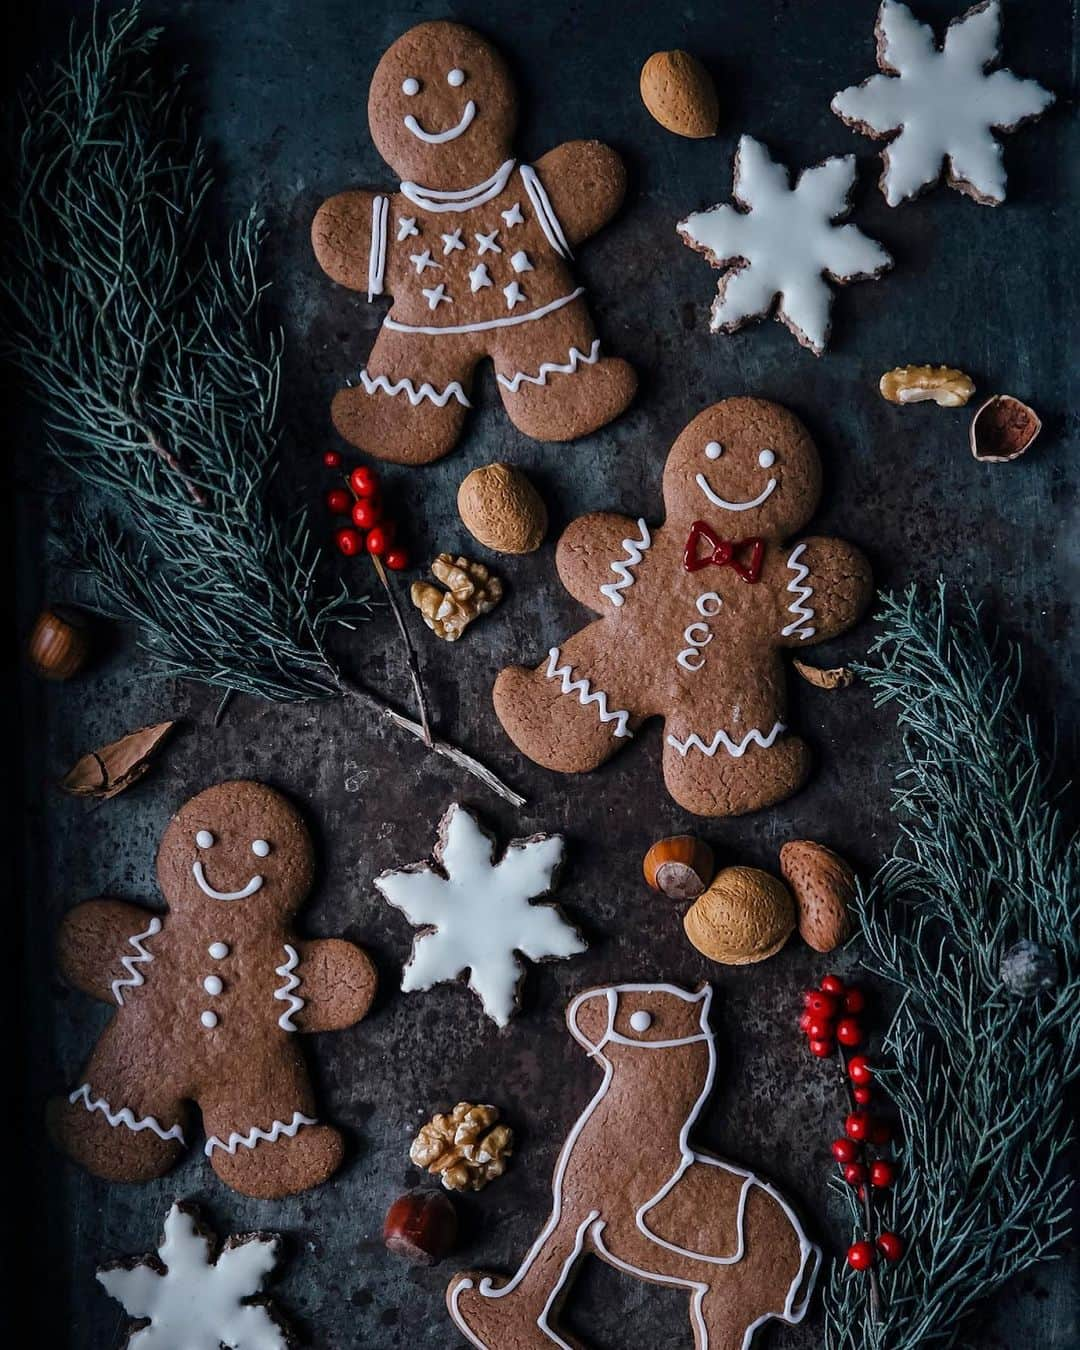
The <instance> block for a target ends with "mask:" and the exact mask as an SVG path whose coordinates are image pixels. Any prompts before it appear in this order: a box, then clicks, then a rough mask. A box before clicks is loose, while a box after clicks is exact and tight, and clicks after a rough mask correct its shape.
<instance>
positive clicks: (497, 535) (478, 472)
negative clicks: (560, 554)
mask: <svg viewBox="0 0 1080 1350" xmlns="http://www.w3.org/2000/svg"><path fill="white" fill-rule="evenodd" d="M457 507H458V514H459V515H460V516H461V519H462V522H463V523H464V525H465V528H466V529H467V530H468V531H469V533H470V534H471V535H472V536H473V538H474V539H476V540H477V541H478V542H479V543H481V544H483V545H484V547H485V548H490V549H493V550H494V551H495V552H496V553H533V552H534V551H535V550H536V549H538V548H539V547H540V545H541V544H542V543H543V541H544V535H545V534H546V533H547V525H548V513H547V507H546V506H545V505H544V499H543V498H542V497H541V496H540V494H539V492H537V490H536V488H535V487H534V486H533V485H532V483H531V482H530V481H529V479H528V478H526V477H525V475H524V474H523V473H522V472H521V470H520V469H515V468H513V467H512V466H511V465H509V464H488V465H486V466H484V467H483V468H480V469H473V471H472V473H470V474H468V475H467V476H466V478H465V479H464V481H463V482H462V484H461V486H460V487H459V488H458V495H457Z"/></svg>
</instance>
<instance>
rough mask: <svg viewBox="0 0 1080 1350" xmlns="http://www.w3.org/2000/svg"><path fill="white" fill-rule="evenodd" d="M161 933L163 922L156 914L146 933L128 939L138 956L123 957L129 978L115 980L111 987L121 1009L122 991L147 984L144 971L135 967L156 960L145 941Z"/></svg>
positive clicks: (123, 963)
mask: <svg viewBox="0 0 1080 1350" xmlns="http://www.w3.org/2000/svg"><path fill="white" fill-rule="evenodd" d="M160 932H161V920H160V919H159V918H158V917H157V915H156V914H155V915H154V917H153V918H152V919H151V920H150V922H149V924H147V927H146V932H145V933H136V934H135V936H134V937H129V938H128V946H130V947H134V948H135V951H136V953H137V955H135V956H125V957H123V959H122V960H121V962H120V964H121V965H122V966H123V967H124V969H125V970H126V971H127V973H128V978H127V979H126V980H125V979H124V978H123V977H121V978H119V979H116V980H113V982H112V984H111V985H110V986H109V987H110V988H111V989H112V996H113V998H114V999H116V1002H117V1003H118V1004H119V1006H120V1007H121V1008H122V1007H123V1006H124V996H123V994H122V993H121V992H120V991H121V989H138V987H139V986H140V985H141V984H145V983H146V978H145V976H144V975H143V973H142V971H141V970H136V969H135V967H136V966H143V965H145V964H146V963H147V962H148V961H152V960H153V959H154V958H153V956H152V955H151V953H150V952H148V951H147V950H146V948H145V947H144V946H143V940H144V939H145V938H152V937H157V935H158V933H160Z"/></svg>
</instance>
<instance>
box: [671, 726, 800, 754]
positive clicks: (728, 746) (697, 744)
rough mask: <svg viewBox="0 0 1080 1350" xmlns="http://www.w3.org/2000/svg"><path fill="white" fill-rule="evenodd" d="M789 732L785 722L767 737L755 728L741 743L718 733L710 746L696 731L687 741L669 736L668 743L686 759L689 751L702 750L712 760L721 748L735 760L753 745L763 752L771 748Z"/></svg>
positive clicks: (722, 732)
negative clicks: (780, 736) (779, 738)
mask: <svg viewBox="0 0 1080 1350" xmlns="http://www.w3.org/2000/svg"><path fill="white" fill-rule="evenodd" d="M786 730H787V727H786V726H784V724H783V722H774V723H773V726H772V730H771V731H770V732H769V734H768V735H767V736H763V735H762V734H761V732H760V731H759V730H758V729H757V727H753V728H752V729H751V730H750V731H748V732H747V733H746V735H745V736H744V737H743V738H742V740H740V741H733V740H732V739H731V737H730V736H729V735H728V734H727V732H726V731H717V732H716V734H715V735H714V736H713V738H712V740H711V741H710V742H709V744H708V745H706V744H705V742H704V741H703V740H702V739H701V737H700V736H699V735H698V734H697V732H696V731H693V732H691V733H690V735H689V736H687V738H686V740H685V741H680V740H679V739H678V737H676V736H668V738H667V743H668V745H670V746H672V747H673V748H674V749H675V750H678V752H679V754H680V755H682V756H683V757H684V758H685V757H686V753H687V751H688V750H692V749H693V750H700V751H701V753H702V754H703V755H708V756H709V758H710V759H712V757H713V755H715V754H716V752H717V750H719V749H720V747H721V746H723V747H724V749H725V750H726V751H727V753H728V754H729V755H731V756H732V758H733V759H742V757H743V755H745V754H746V752H747V750H749V748H750V747H751V745H760V746H761V748H762V749H763V750H768V749H770V748H771V746H772V744H773V742H774V741H775V740H776V738H777V736H779V735H781V734H782V733H783V732H785V731H786Z"/></svg>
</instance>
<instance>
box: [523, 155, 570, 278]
mask: <svg viewBox="0 0 1080 1350" xmlns="http://www.w3.org/2000/svg"><path fill="white" fill-rule="evenodd" d="M521 181H522V182H523V183H524V184H525V191H526V192H527V193H528V194H529V200H530V201H531V202H532V204H533V209H534V210H535V212H536V219H537V220H538V221H539V222H540V228H541V229H542V230H543V231H544V234H545V236H546V237H547V241H548V243H549V244H550V245H551V247H552V248H553V249H554V250H555V252H556V253H558V254H559V256H560V257H563V258H567V259H569V258H572V257H573V256H574V255H573V253H571V251H570V245H569V244H568V243H567V242H566V235H565V234H563V229H562V226H561V225H560V224H559V218H558V216H557V215H556V214H555V209H554V207H553V206H552V205H551V200H550V198H549V197H548V195H547V193H546V192H545V191H544V185H543V183H541V181H540V178H539V176H538V175H537V172H536V170H535V169H534V168H533V167H532V166H531V165H530V164H523V165H522V166H521Z"/></svg>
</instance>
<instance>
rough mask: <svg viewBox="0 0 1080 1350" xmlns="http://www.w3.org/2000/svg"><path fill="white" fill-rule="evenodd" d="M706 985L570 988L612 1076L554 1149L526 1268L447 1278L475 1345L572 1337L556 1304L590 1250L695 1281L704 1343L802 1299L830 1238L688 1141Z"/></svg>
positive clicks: (708, 1042) (703, 1085) (574, 1027)
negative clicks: (548, 1197) (817, 1238)
mask: <svg viewBox="0 0 1080 1350" xmlns="http://www.w3.org/2000/svg"><path fill="white" fill-rule="evenodd" d="M711 998H712V991H711V990H710V989H709V987H708V985H704V986H702V987H701V988H700V989H698V990H697V991H696V992H694V993H688V992H687V991H686V990H683V989H677V988H675V987H674V986H672V985H668V984H623V985H615V986H613V987H612V988H608V989H590V990H588V991H587V992H586V993H584V994H580V995H578V997H577V998H576V999H574V1001H573V1002H572V1003H571V1004H570V1006H569V1008H568V1009H567V1013H566V1021H567V1025H568V1026H569V1028H570V1034H571V1035H572V1036H573V1037H574V1039H575V1040H576V1041H577V1042H578V1043H579V1044H580V1045H582V1046H583V1047H584V1049H585V1051H586V1053H587V1054H588V1055H589V1056H590V1057H591V1058H592V1059H593V1060H594V1061H595V1062H596V1063H597V1065H598V1066H599V1067H600V1068H602V1070H603V1075H604V1076H603V1080H602V1082H601V1084H600V1087H599V1088H598V1089H597V1091H596V1093H595V1095H594V1096H593V1098H592V1100H591V1101H590V1102H589V1104H588V1105H587V1106H586V1107H585V1109H584V1111H582V1113H581V1115H580V1116H579V1117H578V1119H577V1122H576V1123H575V1124H574V1126H573V1128H572V1129H571V1131H570V1133H569V1135H568V1136H567V1139H566V1142H565V1144H564V1145H563V1148H562V1152H561V1153H560V1154H559V1160H558V1162H557V1163H556V1165H555V1177H554V1182H553V1185H552V1191H553V1204H552V1211H551V1216H550V1217H549V1219H548V1221H547V1223H546V1224H545V1225H544V1228H543V1230H542V1231H541V1233H540V1235H539V1237H538V1238H537V1239H536V1241H535V1242H534V1243H533V1245H532V1247H531V1248H530V1250H529V1252H528V1253H527V1255H526V1256H525V1259H524V1260H523V1261H522V1263H521V1265H520V1267H519V1268H518V1271H517V1274H515V1275H514V1276H513V1278H511V1279H509V1280H498V1279H494V1278H492V1277H491V1276H485V1275H484V1274H483V1273H482V1272H480V1271H464V1272H463V1273H461V1274H459V1275H456V1276H455V1277H454V1278H453V1280H452V1281H451V1282H450V1286H449V1288H448V1290H447V1295H446V1299H447V1305H448V1307H449V1310H450V1315H451V1317H452V1318H453V1319H454V1322H455V1323H456V1324H457V1326H458V1328H459V1329H460V1330H461V1331H462V1332H463V1333H464V1335H465V1336H466V1337H467V1338H468V1340H469V1341H470V1342H471V1343H472V1344H473V1345H475V1346H478V1347H480V1350H533V1347H540V1346H551V1345H557V1346H562V1347H563V1350H569V1346H570V1342H569V1341H568V1340H567V1339H566V1338H564V1336H563V1335H561V1334H560V1331H559V1329H558V1315H559V1310H560V1308H561V1305H562V1303H563V1301H564V1299H565V1297H566V1294H567V1291H568V1288H569V1285H570V1282H571V1280H572V1278H573V1274H574V1269H575V1267H576V1266H577V1264H578V1263H579V1261H580V1260H581V1259H582V1257H584V1256H586V1255H591V1256H597V1257H599V1258H600V1260H601V1261H606V1262H607V1263H608V1264H609V1265H612V1266H614V1267H615V1268H616V1269H617V1270H621V1271H623V1272H624V1273H625V1274H627V1275H632V1276H635V1277H637V1278H638V1279H642V1280H648V1281H650V1282H651V1283H654V1284H664V1285H671V1286H675V1287H677V1288H682V1289H687V1290H689V1291H690V1322H691V1326H692V1327H693V1332H694V1345H695V1347H696V1350H739V1348H740V1347H742V1350H745V1348H746V1347H748V1346H749V1345H750V1343H751V1341H752V1340H753V1338H754V1335H755V1332H756V1331H757V1329H758V1328H759V1327H761V1326H763V1325H764V1324H765V1323H766V1322H768V1321H770V1320H772V1319H777V1320H779V1321H783V1322H789V1323H794V1322H799V1321H801V1319H802V1318H803V1316H804V1315H805V1313H806V1308H807V1305H808V1303H809V1300H810V1294H811V1292H812V1291H813V1285H814V1280H815V1278H816V1276H817V1271H818V1266H819V1264H820V1260H821V1253H820V1251H819V1250H818V1248H817V1247H815V1246H814V1245H813V1243H811V1242H810V1241H809V1240H808V1239H807V1237H806V1234H805V1233H804V1232H803V1230H802V1228H801V1226H800V1224H799V1221H798V1219H797V1218H796V1217H795V1214H794V1213H793V1212H792V1209H791V1207H790V1206H789V1205H788V1203H787V1201H786V1200H784V1198H783V1197H782V1196H781V1195H780V1194H779V1192H778V1191H777V1190H776V1189H775V1188H774V1187H773V1186H771V1185H770V1184H769V1183H768V1182H767V1181H763V1180H761V1179H760V1178H758V1177H756V1176H754V1175H753V1173H752V1172H748V1171H745V1170H744V1169H743V1168H741V1167H735V1166H733V1165H732V1164H730V1163H726V1162H721V1160H720V1159H719V1158H716V1157H714V1156H713V1155H712V1154H711V1153H703V1152H700V1151H699V1150H697V1149H694V1148H693V1147H691V1145H690V1143H689V1141H688V1137H689V1134H690V1131H691V1130H692V1129H693V1127H694V1124H695V1122H696V1120H697V1118H698V1115H699V1114H700V1112H701V1109H702V1107H703V1105H704V1103H705V1100H706V1098H707V1097H708V1095H709V1093H710V1091H711V1090H712V1085H713V1080H714V1077H715V1074H716V1050H715V1048H714V1045H713V1033H712V1031H711V1029H710V1027H709V1004H710V1001H711ZM573 1344H575V1345H577V1344H578V1342H576V1341H575V1342H573Z"/></svg>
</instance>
